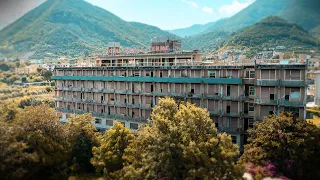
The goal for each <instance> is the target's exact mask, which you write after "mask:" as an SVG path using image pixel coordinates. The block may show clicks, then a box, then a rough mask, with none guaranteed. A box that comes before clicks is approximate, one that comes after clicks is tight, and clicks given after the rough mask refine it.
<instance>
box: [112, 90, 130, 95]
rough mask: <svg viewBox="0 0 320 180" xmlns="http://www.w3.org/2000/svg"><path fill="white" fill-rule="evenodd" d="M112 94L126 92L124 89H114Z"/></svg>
mask: <svg viewBox="0 0 320 180" xmlns="http://www.w3.org/2000/svg"><path fill="white" fill-rule="evenodd" d="M114 93H116V94H127V90H125V89H123V90H122V89H116V90H114Z"/></svg>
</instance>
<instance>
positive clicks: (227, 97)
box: [221, 95, 242, 101]
mask: <svg viewBox="0 0 320 180" xmlns="http://www.w3.org/2000/svg"><path fill="white" fill-rule="evenodd" d="M221 98H222V99H223V100H226V101H240V100H242V96H226V95H222V96H221Z"/></svg>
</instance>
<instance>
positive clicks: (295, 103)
mask: <svg viewBox="0 0 320 180" xmlns="http://www.w3.org/2000/svg"><path fill="white" fill-rule="evenodd" d="M280 105H281V106H288V107H303V106H304V105H305V103H304V102H303V101H288V100H281V101H280Z"/></svg>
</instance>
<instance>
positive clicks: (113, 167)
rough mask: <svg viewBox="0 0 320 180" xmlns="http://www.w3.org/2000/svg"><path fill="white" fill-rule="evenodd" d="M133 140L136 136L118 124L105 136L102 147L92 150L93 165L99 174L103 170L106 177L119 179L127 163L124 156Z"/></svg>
mask: <svg viewBox="0 0 320 180" xmlns="http://www.w3.org/2000/svg"><path fill="white" fill-rule="evenodd" d="M133 139H134V135H133V134H132V133H131V132H130V130H129V129H128V128H126V127H124V126H123V124H121V123H120V122H116V123H115V124H114V126H113V127H112V128H111V129H110V130H108V131H106V132H105V134H104V135H103V138H102V140H101V146H98V147H94V148H93V149H92V152H93V155H94V157H93V158H92V159H91V163H92V164H93V165H94V166H95V167H96V169H97V171H98V172H101V171H102V170H103V171H104V174H105V176H106V177H108V178H114V179H117V177H118V176H119V172H120V170H121V169H122V168H123V165H124V161H125V160H124V159H123V154H124V152H125V149H126V148H127V146H128V145H129V144H130V143H131V141H132V140H133Z"/></svg>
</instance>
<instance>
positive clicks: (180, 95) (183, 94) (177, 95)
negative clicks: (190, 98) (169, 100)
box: [168, 92, 186, 98]
mask: <svg viewBox="0 0 320 180" xmlns="http://www.w3.org/2000/svg"><path fill="white" fill-rule="evenodd" d="M168 96H172V97H182V98H184V97H186V94H185V93H175V92H168Z"/></svg>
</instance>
